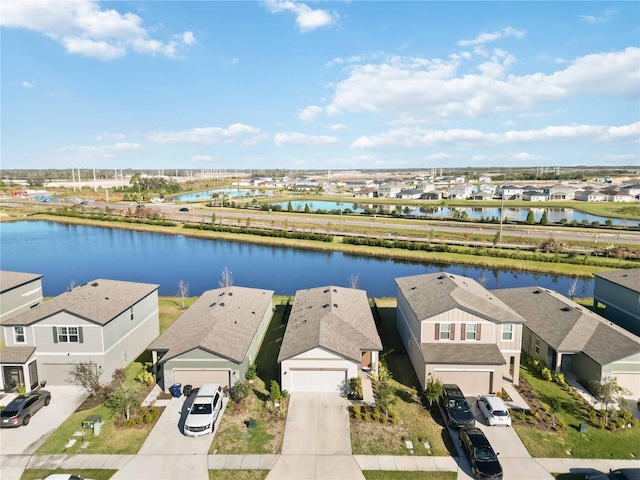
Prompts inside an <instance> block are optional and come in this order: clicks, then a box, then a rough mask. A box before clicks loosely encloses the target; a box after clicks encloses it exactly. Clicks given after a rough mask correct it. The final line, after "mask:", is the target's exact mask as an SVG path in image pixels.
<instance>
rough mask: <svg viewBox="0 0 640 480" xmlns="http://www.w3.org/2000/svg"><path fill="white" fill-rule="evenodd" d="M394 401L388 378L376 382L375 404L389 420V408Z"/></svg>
mask: <svg viewBox="0 0 640 480" xmlns="http://www.w3.org/2000/svg"><path fill="white" fill-rule="evenodd" d="M394 400H395V393H394V391H393V387H392V386H391V383H390V382H389V379H388V378H385V379H380V380H378V384H377V388H376V404H377V405H379V406H380V408H381V409H382V410H384V413H385V415H386V416H387V418H389V407H390V406H391V404H392V403H393V402H394Z"/></svg>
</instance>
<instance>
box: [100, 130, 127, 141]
mask: <svg viewBox="0 0 640 480" xmlns="http://www.w3.org/2000/svg"><path fill="white" fill-rule="evenodd" d="M125 138H126V136H125V134H124V133H113V132H103V133H101V134H100V135H98V136H96V140H99V141H101V140H109V139H113V140H124V139H125Z"/></svg>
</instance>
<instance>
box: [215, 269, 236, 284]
mask: <svg viewBox="0 0 640 480" xmlns="http://www.w3.org/2000/svg"><path fill="white" fill-rule="evenodd" d="M218 285H220V286H221V287H230V286H231V285H233V277H232V275H231V272H230V271H229V269H228V268H227V267H224V270H223V271H222V279H221V280H220V281H219V282H218Z"/></svg>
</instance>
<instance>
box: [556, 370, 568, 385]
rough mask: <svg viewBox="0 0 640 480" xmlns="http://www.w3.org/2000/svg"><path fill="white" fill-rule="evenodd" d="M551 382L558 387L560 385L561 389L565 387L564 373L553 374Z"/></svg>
mask: <svg viewBox="0 0 640 480" xmlns="http://www.w3.org/2000/svg"><path fill="white" fill-rule="evenodd" d="M553 381H554V382H555V383H557V384H558V385H560V386H561V387H564V386H566V385H567V381H566V380H565V378H564V373H554V374H553Z"/></svg>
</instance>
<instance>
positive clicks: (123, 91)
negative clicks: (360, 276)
mask: <svg viewBox="0 0 640 480" xmlns="http://www.w3.org/2000/svg"><path fill="white" fill-rule="evenodd" d="M0 25H1V30H0V33H1V35H2V38H1V40H2V42H1V67H2V75H1V88H2V90H1V94H2V105H1V115H2V125H1V127H2V129H1V139H0V140H1V143H2V145H1V154H2V158H1V163H0V166H1V167H2V168H70V167H77V168H151V169H172V168H193V169H220V168H225V169H238V168H252V169H264V168H284V169H292V170H295V169H332V170H337V169H367V168H440V167H448V166H458V167H467V166H469V167H474V166H483V167H489V166H515V167H522V166H563V165H609V166H615V165H638V166H640V153H639V140H640V40H639V39H640V2H596V1H588V2H577V1H576V2H556V1H553V2H497V1H496V2H479V1H478V2H420V1H405V2H395V1H394V2H384V1H375V2H368V1H367V2H365V1H359V0H352V1H345V2H341V1H330V2H295V1H260V2H249V1H229V2H208V1H195V2H189V1H181V2H171V1H153V2H144V1H140V2H126V1H119V2H98V1H89V0H76V1H72V2H66V1H59V0H57V1H48V2H38V1H28V2H27V1H22V0H20V1H14V0H4V1H3V2H2V3H0Z"/></svg>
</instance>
